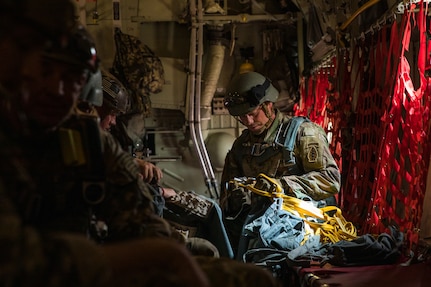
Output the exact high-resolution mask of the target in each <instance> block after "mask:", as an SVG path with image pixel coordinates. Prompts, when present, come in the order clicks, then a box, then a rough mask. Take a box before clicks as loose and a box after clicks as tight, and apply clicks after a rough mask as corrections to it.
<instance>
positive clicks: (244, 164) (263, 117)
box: [220, 72, 340, 259]
mask: <svg viewBox="0 0 431 287" xmlns="http://www.w3.org/2000/svg"><path fill="white" fill-rule="evenodd" d="M277 97H278V91H277V90H276V89H275V88H274V86H273V85H272V84H271V82H270V81H269V80H268V79H267V78H266V77H264V76H263V75H261V74H259V73H256V72H248V73H244V74H240V75H238V76H237V77H236V78H234V79H233V80H232V82H231V84H230V85H229V86H228V88H227V91H226V96H225V101H224V105H225V107H226V108H227V109H228V111H229V113H230V114H231V115H232V116H234V117H235V118H236V119H237V120H238V121H239V122H240V123H242V124H243V125H244V126H245V127H246V129H245V130H244V131H243V133H242V134H241V135H240V136H239V137H238V138H237V139H236V140H235V142H234V143H233V145H232V148H231V150H230V151H229V152H228V154H227V155H226V158H225V165H224V169H223V174H222V179H221V182H222V191H221V196H220V205H221V207H222V209H223V212H224V220H225V223H226V228H227V230H228V232H229V236H230V239H231V242H232V246H233V248H234V249H236V250H235V252H236V255H237V258H239V259H240V258H241V256H242V254H243V253H244V252H245V251H246V250H247V249H248V248H249V246H248V242H240V237H241V232H242V228H243V225H244V223H245V221H246V218H247V216H249V217H250V216H252V215H255V217H254V218H256V217H257V216H258V215H259V214H260V215H261V214H262V213H263V212H264V211H265V210H266V208H267V207H268V206H269V205H270V203H271V202H270V200H269V199H268V198H263V197H261V196H253V197H252V198H250V197H251V195H250V192H249V191H244V190H243V189H229V188H226V187H227V186H229V181H231V180H233V179H234V178H242V177H245V178H256V177H257V176H258V175H259V174H260V173H263V174H265V175H267V176H269V177H272V178H275V179H277V180H279V181H280V182H281V185H282V186H283V189H284V191H285V193H286V194H289V195H293V196H295V197H297V198H301V199H306V200H307V199H309V200H312V201H315V203H316V205H318V206H322V205H326V204H328V203H329V204H335V199H334V195H335V194H337V193H338V192H339V190H340V172H339V169H338V166H337V164H336V162H335V160H334V158H333V157H332V155H331V152H330V150H329V144H328V140H327V137H326V133H325V131H324V130H323V129H322V127H320V126H318V125H317V124H315V123H312V122H311V121H309V120H307V119H305V118H303V117H298V118H294V117H290V116H286V115H283V114H282V113H281V112H280V111H279V110H277V109H276V108H275V107H274V103H275V101H276V100H277ZM289 127H290V128H289ZM256 184H258V183H256Z"/></svg>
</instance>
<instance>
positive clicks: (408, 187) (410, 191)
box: [295, 8, 431, 250]
mask: <svg viewBox="0 0 431 287" xmlns="http://www.w3.org/2000/svg"><path fill="white" fill-rule="evenodd" d="M429 24H430V20H429V18H427V17H426V12H424V11H423V10H422V8H421V9H420V11H419V12H417V11H416V12H411V13H410V12H409V11H406V13H405V14H404V15H403V16H402V19H401V21H392V22H391V23H387V24H386V25H384V26H383V27H382V28H381V29H380V30H379V31H378V33H372V34H370V35H366V36H365V37H363V39H360V40H359V41H357V45H356V46H355V47H351V49H352V51H350V52H349V53H347V52H345V51H344V50H340V51H338V53H340V54H339V55H338V57H337V59H340V60H341V61H340V62H338V63H334V66H337V68H336V69H335V68H333V67H331V68H330V69H328V68H327V67H324V68H321V69H320V70H316V71H315V73H313V74H312V76H310V77H308V78H303V79H302V82H301V101H300V103H299V105H298V106H297V107H296V112H295V113H296V114H297V115H306V116H309V117H310V118H311V119H313V120H315V121H316V122H318V123H319V124H321V125H322V126H323V127H324V128H325V129H326V131H327V132H329V134H330V135H331V136H332V137H331V138H330V140H331V142H330V143H331V149H332V152H333V154H334V156H335V157H336V159H337V161H338V163H339V166H340V169H341V172H342V191H341V193H340V195H339V203H340V206H341V209H342V211H343V215H344V216H345V218H346V219H347V220H349V221H351V222H353V223H354V224H355V226H356V227H357V229H358V234H367V233H371V234H380V233H382V232H390V231H389V226H395V227H397V228H398V229H399V230H400V231H402V232H404V234H405V242H406V245H407V247H408V249H409V250H412V249H414V247H415V245H416V243H417V242H418V240H419V228H420V223H421V216H422V205H423V199H424V194H425V190H426V181H427V174H428V165H429V158H430V143H431V137H430V103H431V101H430V95H431V85H430V84H431V81H430V79H429V72H430V67H429V66H427V65H426V63H430V56H429V54H430V51H431V50H430V48H431V45H430V41H429V40H428V39H427V38H426V34H427V31H428V33H429ZM412 32H419V33H417V34H418V35H420V39H415V40H411V39H410V36H411V33H412ZM413 45H416V46H414V48H415V53H410V54H409V52H408V51H409V46H413ZM410 49H412V47H410ZM341 53H345V54H341ZM408 59H409V60H410V61H412V62H414V63H415V65H416V66H417V67H418V71H414V73H411V71H410V65H409V60H408ZM412 78H413V79H412ZM414 83H415V84H414ZM335 85H336V89H333V88H332V87H333V86H335ZM334 90H337V91H339V93H337V92H335V91H334ZM322 103H323V104H322Z"/></svg>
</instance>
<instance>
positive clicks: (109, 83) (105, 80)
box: [102, 69, 130, 114]
mask: <svg viewBox="0 0 431 287" xmlns="http://www.w3.org/2000/svg"><path fill="white" fill-rule="evenodd" d="M102 86H103V106H104V107H105V108H106V110H110V112H114V113H116V114H125V113H126V112H127V111H129V109H130V98H129V93H128V92H127V90H126V88H125V87H124V86H123V84H122V83H121V82H120V81H119V80H118V79H117V78H116V77H115V76H114V75H112V74H111V73H109V72H108V71H106V70H105V69H102Z"/></svg>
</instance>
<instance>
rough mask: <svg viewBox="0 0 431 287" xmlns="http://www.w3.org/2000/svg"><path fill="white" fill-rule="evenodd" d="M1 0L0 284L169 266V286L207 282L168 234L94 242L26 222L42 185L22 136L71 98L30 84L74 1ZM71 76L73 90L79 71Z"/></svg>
mask: <svg viewBox="0 0 431 287" xmlns="http://www.w3.org/2000/svg"><path fill="white" fill-rule="evenodd" d="M0 7H1V9H0V14H1V17H0V30H1V33H2V37H1V38H0V50H1V52H2V60H1V65H0V66H1V68H0V110H1V113H0V117H1V121H0V144H1V146H2V148H1V149H0V157H1V159H2V160H1V163H0V197H1V200H0V202H1V213H0V221H1V224H0V226H1V229H0V237H1V240H2V246H3V247H2V252H1V254H2V259H3V260H2V263H1V264H0V265H1V268H0V270H1V272H0V284H1V285H2V286H74V287H76V286H92V287H94V286H144V284H145V283H144V282H149V280H155V278H157V279H160V278H163V276H162V275H161V273H163V274H164V273H169V274H172V277H176V282H178V284H177V285H176V286H192V285H194V284H196V285H198V286H209V284H208V281H207V279H206V277H205V275H203V273H202V271H201V270H200V268H199V267H197V264H196V262H195V261H194V260H193V259H192V258H191V256H190V254H189V253H188V251H187V250H186V249H185V248H184V247H183V246H180V245H178V244H175V243H173V242H172V241H167V240H150V239H148V240H134V241H129V242H124V243H122V244H112V245H106V246H104V247H100V246H97V245H95V244H94V243H93V242H91V241H90V240H88V238H87V237H86V236H82V235H79V234H77V233H73V234H72V233H67V232H53V231H50V232H47V231H46V230H43V229H41V228H38V227H36V226H35V225H33V224H31V222H30V221H31V219H32V214H29V213H27V211H31V210H35V209H34V208H35V207H37V206H38V203H39V201H38V200H39V199H40V198H39V197H38V196H37V195H38V190H39V189H40V187H41V186H40V185H39V181H38V180H39V179H38V178H37V177H35V171H36V170H37V166H32V165H31V164H30V159H29V158H27V157H26V156H25V154H26V150H27V147H28V145H32V144H34V142H32V141H29V142H28V141H27V140H29V139H37V138H38V136H40V135H43V134H44V132H46V131H47V130H46V128H47V127H48V126H50V125H51V124H54V126H50V128H48V129H51V128H55V125H56V124H60V123H61V122H62V121H63V120H64V119H65V118H66V117H67V115H68V114H69V112H70V110H71V109H72V107H73V105H74V104H75V101H76V98H66V97H61V96H63V95H64V94H62V93H60V94H59V95H60V97H57V98H46V97H43V96H42V95H46V94H42V95H38V94H34V93H33V92H34V90H32V89H30V87H34V86H38V85H44V84H45V81H48V80H49V79H48V78H46V75H47V72H48V70H49V65H46V64H47V63H46V62H45V61H44V57H43V52H45V51H46V50H47V49H49V47H51V45H52V44H53V43H56V42H57V43H58V42H60V43H67V40H68V33H69V32H70V30H71V28H72V27H73V26H75V14H74V13H75V8H74V6H73V3H71V2H70V1H67V0H39V1H30V0H29V1H24V0H10V1H9V0H1V1H0ZM70 81H72V82H70V84H72V83H73V84H75V85H76V88H77V92H78V89H79V86H80V85H83V84H84V83H85V76H84V75H82V77H77V78H74V79H70ZM61 90H62V89H60V90H59V91H61ZM22 206H27V208H19V207H22ZM143 270H145V272H143ZM161 270H162V272H161ZM156 273H157V274H156ZM153 275H154V276H153ZM132 282H133V284H137V285H131V283H132ZM140 283H142V284H140ZM152 286H156V285H152Z"/></svg>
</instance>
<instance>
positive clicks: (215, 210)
mask: <svg viewBox="0 0 431 287" xmlns="http://www.w3.org/2000/svg"><path fill="white" fill-rule="evenodd" d="M102 76H103V105H102V106H101V107H97V110H98V112H99V116H100V118H101V120H100V123H101V126H102V128H105V129H110V128H111V127H115V126H116V123H117V121H116V117H117V116H118V115H120V117H121V118H123V119H124V118H126V117H130V118H133V119H134V120H135V119H136V118H138V119H140V118H141V115H140V114H132V115H130V114H127V109H128V103H130V102H131V101H130V100H128V98H127V97H128V93H127V90H126V89H125V88H124V86H123V85H122V84H121V82H120V81H119V80H118V79H117V78H116V77H115V76H114V75H112V74H111V73H109V72H107V71H106V70H103V71H102ZM142 121H143V118H142ZM124 131H128V129H127V128H126V129H124ZM132 133H133V132H132ZM125 137H127V138H129V137H130V135H129V134H125V135H123V136H121V137H120V139H121V138H125ZM135 160H136V161H137V163H138V165H139V167H140V169H141V174H142V175H143V177H144V179H146V181H151V182H152V185H153V187H154V192H153V197H154V201H155V203H156V204H155V205H156V206H155V207H156V210H161V212H160V215H162V216H163V217H164V219H166V220H167V221H168V222H169V223H170V224H171V225H172V226H173V227H175V228H176V229H177V230H178V231H180V232H181V233H182V234H184V236H185V237H186V238H188V239H191V238H195V237H198V238H204V239H206V240H209V241H210V242H211V243H212V244H214V245H215V247H216V248H217V250H218V252H219V254H220V255H221V256H224V257H229V258H232V257H233V252H232V249H231V247H230V243H229V240H228V238H227V234H226V231H225V229H224V226H223V223H222V220H221V210H220V208H219V206H218V205H217V203H215V202H214V201H212V200H210V199H208V198H206V197H203V196H200V195H198V194H196V193H193V192H186V191H175V190H174V189H172V188H167V187H161V186H160V185H158V182H159V180H160V179H161V177H162V171H161V170H160V169H159V168H158V167H156V166H155V165H154V164H152V163H150V162H148V161H145V160H143V159H140V158H137V157H135ZM150 176H152V178H150ZM160 197H162V198H160ZM194 240H195V239H191V241H193V242H195V241H194Z"/></svg>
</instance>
